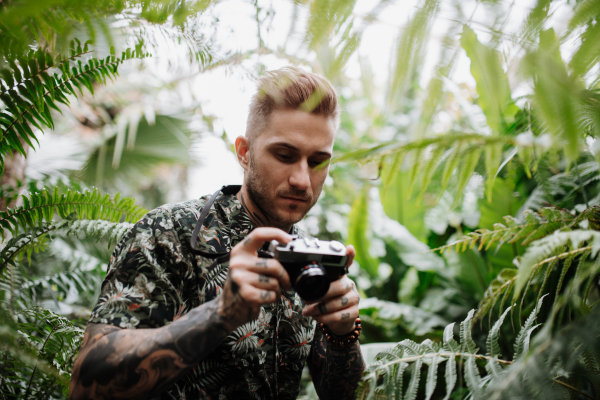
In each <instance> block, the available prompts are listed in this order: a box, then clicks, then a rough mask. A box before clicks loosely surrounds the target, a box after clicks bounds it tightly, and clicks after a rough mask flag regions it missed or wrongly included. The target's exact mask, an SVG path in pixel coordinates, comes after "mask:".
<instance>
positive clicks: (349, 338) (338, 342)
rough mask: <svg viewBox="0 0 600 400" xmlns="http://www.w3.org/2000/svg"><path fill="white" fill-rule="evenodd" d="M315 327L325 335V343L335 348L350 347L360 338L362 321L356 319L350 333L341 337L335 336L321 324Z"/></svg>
mask: <svg viewBox="0 0 600 400" xmlns="http://www.w3.org/2000/svg"><path fill="white" fill-rule="evenodd" d="M317 326H318V327H319V329H320V330H321V332H323V334H324V335H325V338H326V339H327V343H329V344H331V345H333V346H337V347H346V346H350V345H351V344H352V343H356V341H357V340H358V338H359V337H360V332H361V331H362V320H361V319H360V318H356V320H355V321H354V329H353V330H352V331H351V332H350V333H348V334H346V335H343V336H340V335H336V334H335V333H333V332H332V331H331V329H329V327H328V326H327V325H325V324H324V323H322V322H320V323H319V324H318V325H317Z"/></svg>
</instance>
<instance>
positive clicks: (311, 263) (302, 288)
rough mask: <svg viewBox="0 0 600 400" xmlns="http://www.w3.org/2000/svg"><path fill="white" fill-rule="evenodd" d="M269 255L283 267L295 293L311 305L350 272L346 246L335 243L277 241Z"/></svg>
mask: <svg viewBox="0 0 600 400" xmlns="http://www.w3.org/2000/svg"><path fill="white" fill-rule="evenodd" d="M269 253H270V255H271V256H272V257H273V258H275V259H276V260H278V261H279V262H280V263H281V265H283V267H284V268H285V270H286V271H287V273H288V275H289V276H290V282H291V283H292V286H293V287H294V290H296V292H297V293H298V295H299V296H300V297H301V298H302V300H304V301H307V302H315V301H317V300H319V299H320V298H321V297H323V296H325V294H326V293H327V291H328V290H329V284H330V283H331V282H333V281H336V280H338V279H339V278H340V277H341V276H342V275H344V274H346V273H347V272H348V269H347V268H346V260H347V259H348V256H347V255H346V247H345V246H344V245H343V244H342V243H340V242H338V241H335V240H332V241H331V242H328V241H324V240H319V239H316V238H299V237H297V236H293V239H292V240H291V241H290V242H289V243H288V244H287V245H282V244H281V243H279V242H278V241H276V240H273V241H272V242H271V244H270V245H269Z"/></svg>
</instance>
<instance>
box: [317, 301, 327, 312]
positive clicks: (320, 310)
mask: <svg viewBox="0 0 600 400" xmlns="http://www.w3.org/2000/svg"><path fill="white" fill-rule="evenodd" d="M318 308H319V312H320V313H321V314H327V307H326V306H325V303H324V302H321V303H319V305H318Z"/></svg>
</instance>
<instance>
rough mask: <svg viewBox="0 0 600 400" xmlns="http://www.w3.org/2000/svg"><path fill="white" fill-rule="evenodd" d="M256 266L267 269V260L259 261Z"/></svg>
mask: <svg viewBox="0 0 600 400" xmlns="http://www.w3.org/2000/svg"><path fill="white" fill-rule="evenodd" d="M254 265H255V266H257V267H265V268H267V260H260V261H257V262H256V264H254Z"/></svg>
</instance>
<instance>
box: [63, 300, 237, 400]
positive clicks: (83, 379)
mask: <svg viewBox="0 0 600 400" xmlns="http://www.w3.org/2000/svg"><path fill="white" fill-rule="evenodd" d="M218 300H219V299H215V300H213V301H210V302H207V303H205V304H203V305H202V306H200V307H197V308H195V309H193V310H192V311H190V312H189V313H188V314H187V315H185V316H183V317H182V318H180V319H179V320H177V321H175V322H173V323H172V324H170V325H167V326H164V327H162V328H158V329H121V328H118V327H115V326H112V325H105V324H89V325H88V327H87V329H86V332H85V335H84V338H83V344H82V349H81V352H80V354H79V356H78V358H77V361H76V362H75V366H74V368H73V374H72V376H71V387H70V396H71V398H72V399H131V398H147V397H149V396H151V395H154V394H156V393H159V392H160V391H161V390H162V389H164V388H166V387H167V386H168V385H169V384H171V383H173V382H174V381H175V380H177V378H179V377H180V376H181V375H182V374H183V373H184V372H185V371H187V369H188V368H189V367H192V366H194V365H196V364H197V363H198V362H199V361H200V360H201V359H202V358H204V357H205V356H206V355H208V353H209V352H210V351H211V350H213V349H214V348H215V347H216V346H218V345H219V343H221V342H222V341H223V340H224V339H225V338H226V337H227V335H228V334H229V333H230V332H231V330H230V327H229V326H228V324H227V323H226V322H227V321H226V320H225V318H224V317H223V316H221V315H220V314H219V313H217V312H216V309H217V306H218Z"/></svg>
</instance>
